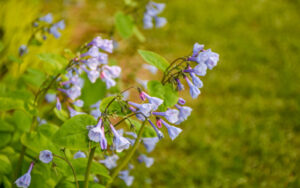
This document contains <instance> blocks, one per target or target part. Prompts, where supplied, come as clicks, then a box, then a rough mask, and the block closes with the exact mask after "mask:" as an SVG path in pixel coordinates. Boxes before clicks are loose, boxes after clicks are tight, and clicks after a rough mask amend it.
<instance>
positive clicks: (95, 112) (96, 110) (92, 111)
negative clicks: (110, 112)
mask: <svg viewBox="0 0 300 188" xmlns="http://www.w3.org/2000/svg"><path fill="white" fill-rule="evenodd" d="M90 114H91V115H92V116H94V118H95V119H98V118H99V117H100V116H101V111H100V109H99V108H96V109H94V110H91V112H90Z"/></svg>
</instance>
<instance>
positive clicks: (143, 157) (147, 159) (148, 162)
mask: <svg viewBox="0 0 300 188" xmlns="http://www.w3.org/2000/svg"><path fill="white" fill-rule="evenodd" d="M138 161H139V162H140V163H142V162H144V163H145V165H146V167H147V168H149V167H150V166H152V164H153V163H154V159H153V158H152V157H147V156H146V155H144V154H141V155H140V156H139V157H138Z"/></svg>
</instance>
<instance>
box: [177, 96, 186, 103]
mask: <svg viewBox="0 0 300 188" xmlns="http://www.w3.org/2000/svg"><path fill="white" fill-rule="evenodd" d="M177 103H178V104H180V105H184V104H185V100H184V99H183V98H179V99H178V102H177Z"/></svg>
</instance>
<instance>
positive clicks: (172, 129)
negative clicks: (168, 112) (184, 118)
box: [162, 120, 182, 140]
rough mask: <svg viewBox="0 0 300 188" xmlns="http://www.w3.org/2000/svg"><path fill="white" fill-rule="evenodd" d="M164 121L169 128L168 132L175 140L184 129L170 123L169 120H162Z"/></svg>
mask: <svg viewBox="0 0 300 188" xmlns="http://www.w3.org/2000/svg"><path fill="white" fill-rule="evenodd" d="M162 123H163V124H164V126H165V127H166V128H167V129H168V133H169V137H170V138H171V139H172V140H174V139H175V138H176V137H177V136H178V135H179V134H180V133H181V132H182V129H180V128H178V127H175V126H172V125H169V124H168V123H167V122H165V121H164V120H162Z"/></svg>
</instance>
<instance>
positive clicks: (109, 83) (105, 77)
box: [100, 71, 116, 89]
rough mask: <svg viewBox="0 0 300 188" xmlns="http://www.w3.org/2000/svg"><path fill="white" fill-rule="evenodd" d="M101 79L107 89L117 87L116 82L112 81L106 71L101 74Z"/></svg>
mask: <svg viewBox="0 0 300 188" xmlns="http://www.w3.org/2000/svg"><path fill="white" fill-rule="evenodd" d="M100 78H101V79H102V80H103V81H104V82H105V84H106V88H107V89H109V88H111V87H113V86H115V85H116V81H114V80H113V79H111V77H109V76H108V75H107V73H106V72H104V71H103V72H101V73H100Z"/></svg>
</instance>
